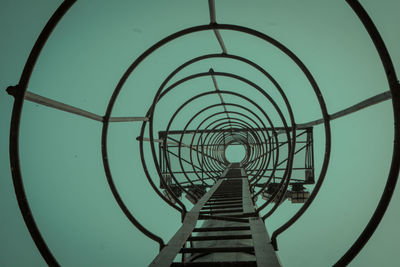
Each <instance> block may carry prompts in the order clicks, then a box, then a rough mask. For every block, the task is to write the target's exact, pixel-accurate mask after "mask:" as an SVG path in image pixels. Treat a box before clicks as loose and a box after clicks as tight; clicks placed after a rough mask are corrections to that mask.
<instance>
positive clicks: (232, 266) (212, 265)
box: [171, 261, 257, 267]
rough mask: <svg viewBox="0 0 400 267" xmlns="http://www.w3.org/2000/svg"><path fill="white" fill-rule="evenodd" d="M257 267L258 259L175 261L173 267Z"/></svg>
mask: <svg viewBox="0 0 400 267" xmlns="http://www.w3.org/2000/svg"><path fill="white" fill-rule="evenodd" d="M186 266H193V267H204V266H207V267H243V266H246V267H256V266H257V262H256V261H222V262H173V263H172V264H171V267H186Z"/></svg>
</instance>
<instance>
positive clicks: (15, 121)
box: [7, 0, 76, 266]
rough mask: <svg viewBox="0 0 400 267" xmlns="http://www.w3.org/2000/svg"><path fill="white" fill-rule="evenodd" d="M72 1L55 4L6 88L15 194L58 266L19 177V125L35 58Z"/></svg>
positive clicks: (39, 244) (43, 251)
mask: <svg viewBox="0 0 400 267" xmlns="http://www.w3.org/2000/svg"><path fill="white" fill-rule="evenodd" d="M75 2H76V0H66V1H64V2H63V3H62V4H61V5H60V6H59V7H58V8H57V10H56V11H55V12H54V14H53V15H52V16H51V18H50V19H49V21H48V22H47V24H46V25H45V27H44V28H43V30H42V32H41V33H40V35H39V37H38V39H37V40H36V42H35V44H34V46H33V48H32V50H31V52H30V54H29V57H28V59H27V61H26V63H25V66H24V69H23V71H22V74H21V77H20V80H19V83H18V85H17V86H15V87H12V86H11V87H8V88H7V92H8V93H10V94H11V95H13V96H14V98H15V99H14V106H13V110H12V115H11V124H10V165H11V174H12V178H13V184H14V190H15V195H16V197H17V201H18V206H19V209H20V211H21V214H22V217H23V219H24V222H25V225H26V227H27V228H28V231H29V233H30V235H31V237H32V239H33V241H34V242H35V245H36V247H37V248H38V250H39V252H40V254H41V255H42V257H43V259H44V260H45V261H46V263H47V264H48V265H49V266H59V263H58V262H57V260H56V258H55V257H54V255H53V254H52V253H51V251H50V249H49V247H48V246H47V244H46V242H45V240H44V238H43V236H42V234H41V233H40V230H39V228H38V226H37V224H36V222H35V219H34V218H33V215H32V212H31V209H30V206H29V202H28V199H27V197H26V194H25V188H24V182H23V180H22V174H21V166H20V162H19V128H20V122H21V113H22V107H23V103H24V94H25V92H26V90H27V87H28V83H29V80H30V78H31V75H32V71H33V69H34V67H35V64H36V61H37V59H38V58H39V55H40V53H41V51H42V49H43V47H44V45H45V43H46V41H47V39H48V38H49V36H50V35H51V33H52V31H53V30H54V28H55V27H56V25H57V24H58V22H59V21H60V20H61V19H62V17H63V16H64V15H65V13H67V11H68V10H69V9H70V8H71V7H72V5H73V4H74V3H75Z"/></svg>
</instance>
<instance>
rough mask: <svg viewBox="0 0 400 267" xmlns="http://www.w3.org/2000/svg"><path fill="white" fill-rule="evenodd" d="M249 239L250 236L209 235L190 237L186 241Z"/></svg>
mask: <svg viewBox="0 0 400 267" xmlns="http://www.w3.org/2000/svg"><path fill="white" fill-rule="evenodd" d="M236 239H251V235H209V236H191V237H189V238H188V241H208V240H236Z"/></svg>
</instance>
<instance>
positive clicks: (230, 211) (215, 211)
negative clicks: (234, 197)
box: [200, 209, 243, 214]
mask: <svg viewBox="0 0 400 267" xmlns="http://www.w3.org/2000/svg"><path fill="white" fill-rule="evenodd" d="M234 212H243V209H230V210H228V209H226V210H208V211H201V212H200V214H215V213H234Z"/></svg>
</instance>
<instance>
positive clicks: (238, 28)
mask: <svg viewBox="0 0 400 267" xmlns="http://www.w3.org/2000/svg"><path fill="white" fill-rule="evenodd" d="M210 29H226V30H233V31H239V32H243V33H247V34H250V35H253V36H256V37H258V38H260V39H263V40H264V41H266V42H269V43H270V44H272V45H273V46H275V47H276V48H278V49H279V50H281V51H282V52H283V53H284V54H286V55H287V56H288V57H290V58H291V59H292V60H293V62H294V63H295V64H296V65H297V66H298V67H299V68H300V70H301V71H302V72H303V74H304V75H305V76H306V77H307V79H308V81H309V82H310V84H311V86H312V88H313V90H314V93H315V95H316V97H317V100H318V102H319V104H320V107H321V112H322V115H323V118H324V128H325V137H326V138H325V155H324V160H323V164H322V169H321V173H320V178H319V180H318V183H319V184H318V183H317V185H316V187H315V188H314V191H313V193H312V194H311V196H310V199H309V200H308V201H307V202H306V203H305V204H304V205H303V207H302V208H304V209H302V212H301V214H302V213H303V212H304V211H305V209H307V208H308V206H309V205H310V204H311V202H312V200H313V199H314V198H315V195H316V194H317V193H318V191H319V187H320V186H321V184H322V182H323V180H324V178H325V174H326V171H327V168H328V163H329V158H330V148H331V132H330V123H329V115H328V112H327V109H326V105H325V101H324V99H323V97H322V94H321V91H320V89H319V87H318V85H317V83H316V81H315V79H314V77H313V76H312V74H311V73H310V71H309V70H308V68H307V67H306V66H305V65H304V64H303V62H302V61H301V60H300V59H299V58H298V57H297V56H296V55H295V54H294V53H293V52H292V51H291V50H289V49H288V48H287V47H286V46H284V45H283V44H281V43H280V42H278V41H277V40H275V39H273V38H271V37H270V36H268V35H266V34H263V33H261V32H259V31H256V30H253V29H250V28H246V27H242V26H238V25H231V24H210V25H202V26H195V27H191V28H187V29H184V30H181V31H179V32H176V33H174V34H171V35H169V36H167V37H166V38H164V39H162V40H160V41H159V42H157V43H156V44H154V45H153V46H151V47H150V48H149V49H147V50H146V51H145V52H144V53H142V54H141V55H140V56H139V57H138V58H137V59H136V60H135V61H134V62H133V63H132V64H131V65H130V66H129V67H128V69H127V70H126V71H125V73H124V74H123V76H122V77H121V79H120V81H119V82H118V84H117V86H116V88H115V90H114V91H113V94H112V96H111V98H110V101H109V103H108V106H107V110H106V114H105V117H104V119H105V121H107V122H108V120H109V118H110V114H111V111H112V109H113V106H114V104H115V101H116V98H117V96H118V95H119V92H120V91H121V89H122V86H123V85H124V84H125V81H126V80H127V79H128V77H129V75H130V73H131V72H132V71H133V70H134V69H135V68H136V67H137V66H138V65H139V64H140V63H141V62H142V61H143V60H144V59H145V58H146V57H147V56H148V55H150V54H151V53H152V52H153V51H155V50H157V49H158V48H160V47H161V46H163V45H165V44H166V43H168V42H170V41H172V40H174V39H177V38H179V37H181V36H184V35H186V34H190V33H194V32H199V31H204V30H210ZM159 95H160V92H157V94H156V96H155V98H154V101H153V104H152V106H153V105H155V104H156V102H157V101H158V98H159ZM293 127H294V125H293ZM150 135H151V137H150V139H151V142H150V145H151V147H152V152H153V151H154V144H153V142H152V141H153V140H154V137H153V136H152V135H153V133H152V131H150ZM157 167H158V166H157ZM297 214H299V213H297ZM275 239H276V236H275ZM275 243H276V240H275Z"/></svg>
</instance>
